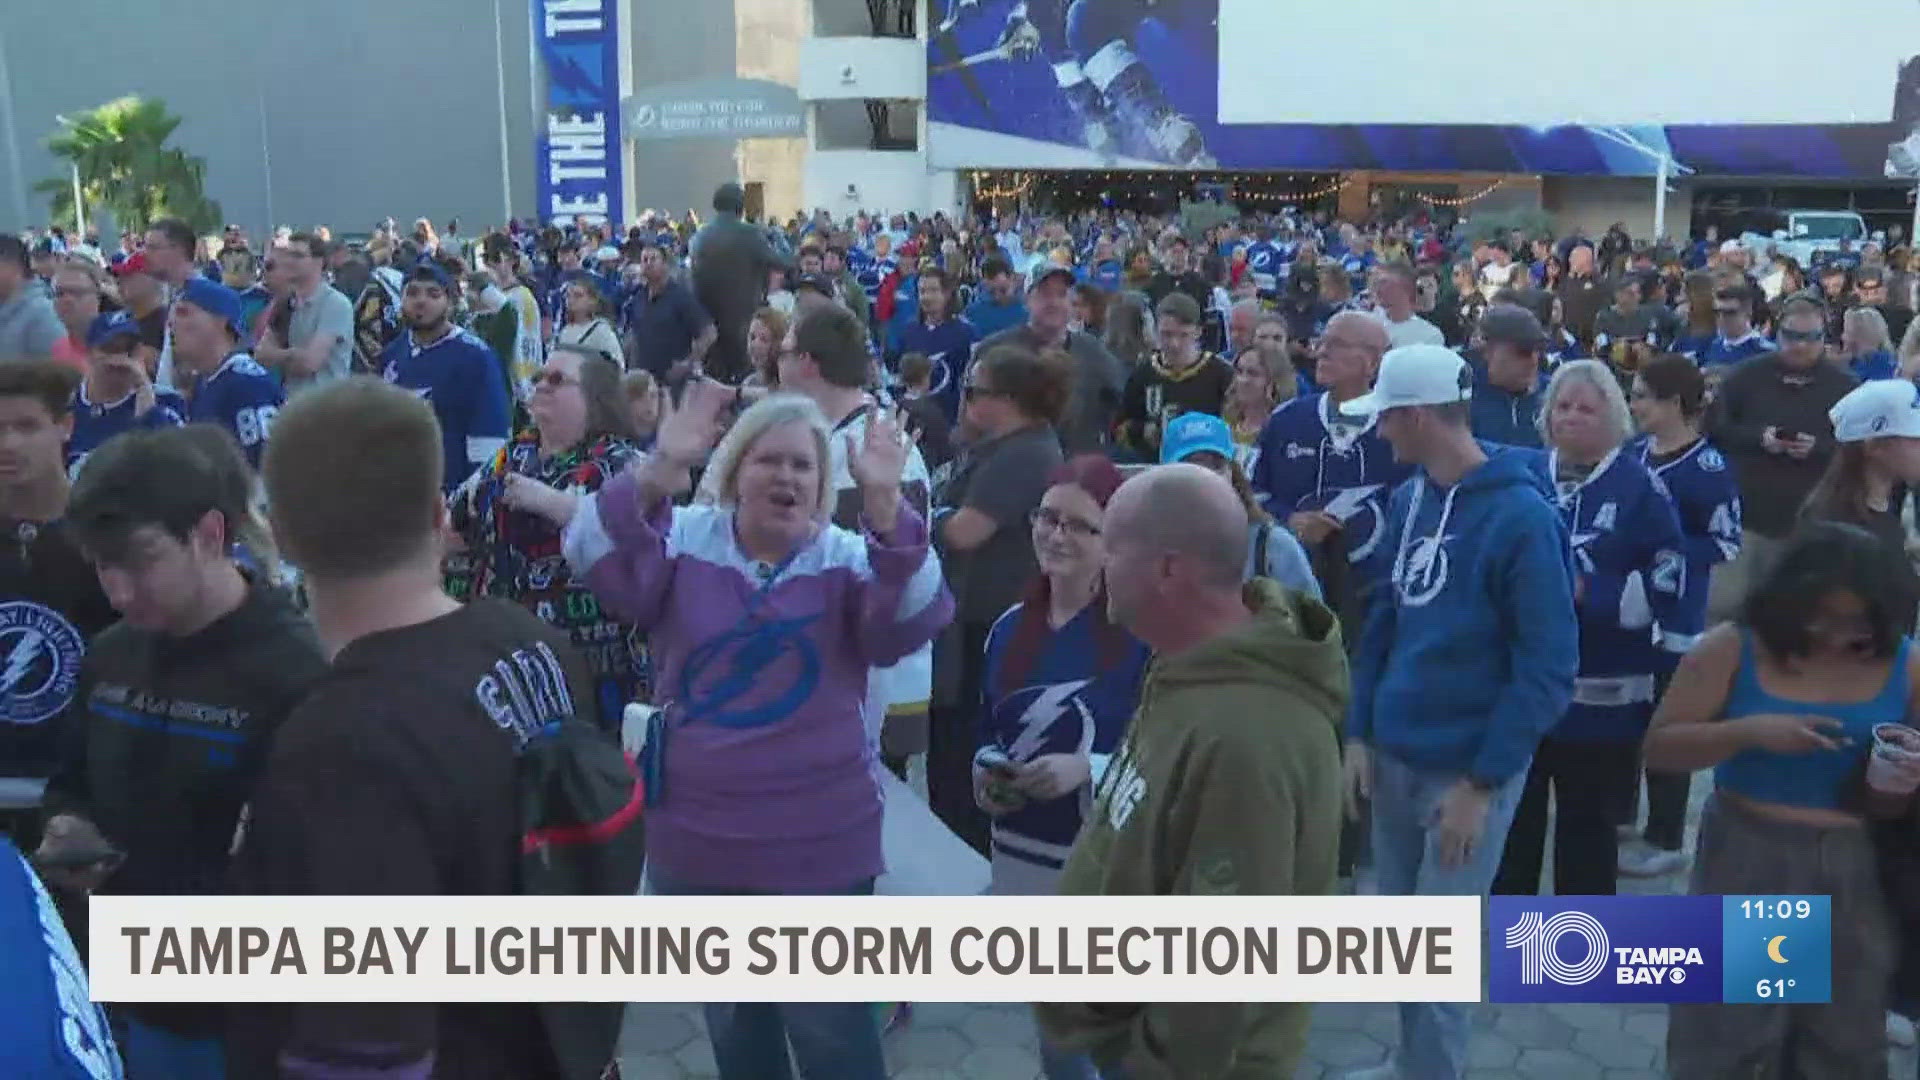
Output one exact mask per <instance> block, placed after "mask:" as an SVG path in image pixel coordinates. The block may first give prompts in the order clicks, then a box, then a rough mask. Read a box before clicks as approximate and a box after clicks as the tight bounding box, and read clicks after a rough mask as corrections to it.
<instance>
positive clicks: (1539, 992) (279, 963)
mask: <svg viewBox="0 0 1920 1080" xmlns="http://www.w3.org/2000/svg"><path fill="white" fill-rule="evenodd" d="M1831 937H1832V913H1831V904H1830V902H1829V900H1828V898H1827V897H1824V896H1724V897H1723V896H1620V897H1612V896H1589V897H1504V896H1501V897H1493V898H1492V899H1491V900H1490V901H1487V900H1483V899H1481V898H1479V897H1472V896H1456V897H1449V896H1438V897H1435V896H1420V897H1384V896H1338V897H1220V896H1186V897H1014V896H973V897H904V896H888V897H798V896H777V897H775V896H766V897H684V896H620V897H584V896H581V897H522V896H466V897H439V896H434V897H354V896H330V897H137V896H96V897H94V898H93V900H92V911H91V932H90V939H89V942H90V946H91V965H90V966H91V973H90V975H91V988H92V995H93V998H94V1000H96V1001H119V1002H225V1001H253V1002H330V1001H331V1002H344V1001H353V1002H405V1001H420V1002H502V1001H636V1002H682V1001H924V1002H949V1001H950V1002H1029V1001H1085V1002H1138V1001H1315V1002H1337V1001H1349V1002H1397V1001H1453V1002H1473V1001H1481V1000H1488V1001H1495V1002H1567V1003H1578V1002H1632V1003H1661V1002H1688V1001H1695V1002H1731V1003H1758V1004H1768V1003H1783V1002H1784V1003H1813V1002H1825V1001H1827V1000H1829V999H1830V997H1831V992H1832V981H1831V976H1832V973H1831V961H1832V948H1831ZM1483 948H1484V949H1485V950H1486V952H1485V953H1484V954H1483V953H1482V951H1481V950H1482V949H1483Z"/></svg>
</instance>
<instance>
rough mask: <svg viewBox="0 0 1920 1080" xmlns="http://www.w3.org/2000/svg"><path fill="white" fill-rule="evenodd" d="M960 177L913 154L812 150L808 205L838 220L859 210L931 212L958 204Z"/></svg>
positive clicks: (808, 157) (807, 174)
mask: <svg viewBox="0 0 1920 1080" xmlns="http://www.w3.org/2000/svg"><path fill="white" fill-rule="evenodd" d="M959 185H960V180H959V174H958V173H955V172H954V171H953V170H951V169H930V168H929V167H928V166H927V157H926V155H925V154H921V153H916V152H912V151H896V152H886V151H877V150H819V149H815V150H811V151H809V152H808V153H807V165H806V205H807V206H808V207H809V208H815V207H824V208H826V209H827V210H828V211H830V212H831V213H832V214H833V216H834V217H836V218H844V217H847V216H849V215H851V214H855V213H858V212H859V211H862V210H867V211H873V212H879V213H887V214H891V213H896V212H897V213H906V212H907V211H909V210H911V211H914V212H915V213H919V214H922V215H924V214H929V213H932V212H933V211H935V210H945V211H946V212H947V213H948V214H952V213H953V212H954V211H955V209H956V208H957V207H958V206H959Z"/></svg>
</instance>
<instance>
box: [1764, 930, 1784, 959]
mask: <svg viewBox="0 0 1920 1080" xmlns="http://www.w3.org/2000/svg"><path fill="white" fill-rule="evenodd" d="M1785 940H1787V935H1785V934H1781V935H1780V936H1779V937H1776V938H1773V939H1772V940H1770V941H1768V942H1767V959H1769V960H1772V961H1773V962H1774V963H1776V964H1784V963H1786V962H1787V958H1786V957H1784V956H1782V955H1780V943H1781V942H1783V941H1785Z"/></svg>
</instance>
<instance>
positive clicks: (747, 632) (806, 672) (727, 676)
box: [674, 613, 820, 728]
mask: <svg viewBox="0 0 1920 1080" xmlns="http://www.w3.org/2000/svg"><path fill="white" fill-rule="evenodd" d="M819 617H820V616H819V614H818V613H816V614H812V615H802V616H799V617H796V618H789V619H779V618H766V619H760V620H754V619H751V618H749V620H748V621H746V622H744V623H742V624H741V625H739V626H736V627H734V628H733V629H731V630H728V631H727V632H726V633H724V634H720V635H718V636H715V637H712V638H709V639H708V640H707V641H705V642H704V643H702V644H701V645H700V646H699V647H698V648H696V649H694V650H693V652H692V653H690V654H688V656H687V662H686V663H685V664H684V665H682V666H681V668H680V680H679V686H678V687H677V688H676V689H677V691H678V692H677V693H676V694H675V696H674V700H675V701H676V702H677V703H678V704H679V705H680V707H681V708H682V709H683V710H684V715H685V718H686V719H685V722H686V723H708V724H716V725H718V726H720V727H724V728H757V727H766V726H767V725H769V724H777V723H779V722H780V721H782V720H785V719H787V718H788V717H790V716H792V715H793V714H794V712H795V711H796V710H798V709H799V708H800V706H801V705H803V704H805V703H806V701H807V699H808V698H810V697H812V696H813V692H814V691H815V690H817V689H818V688H819V686H820V652H819V649H818V648H816V647H815V646H814V643H813V642H812V641H810V640H808V638H807V636H806V631H807V627H808V626H810V625H812V624H813V622H814V621H815V620H817V619H819Z"/></svg>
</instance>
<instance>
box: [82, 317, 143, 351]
mask: <svg viewBox="0 0 1920 1080" xmlns="http://www.w3.org/2000/svg"><path fill="white" fill-rule="evenodd" d="M139 336H140V321H139V320H138V319H135V318H134V317H133V316H131V315H129V314H127V313H126V312H124V311H103V312H101V313H100V314H98V315H95V316H94V317H93V322H91V323H89V324H88V325H87V348H89V349H99V348H104V347H105V346H106V344H107V342H109V341H112V340H114V339H115V338H122V337H129V338H138V337H139Z"/></svg>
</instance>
